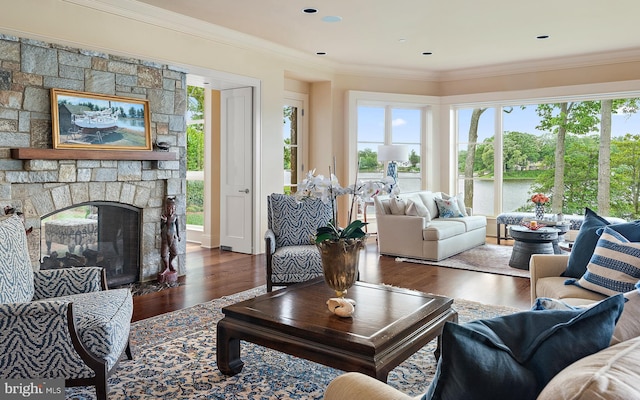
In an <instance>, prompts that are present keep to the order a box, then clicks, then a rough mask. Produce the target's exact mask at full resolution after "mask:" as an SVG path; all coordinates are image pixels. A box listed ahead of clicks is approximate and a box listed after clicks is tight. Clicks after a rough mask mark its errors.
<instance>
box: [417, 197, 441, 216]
mask: <svg viewBox="0 0 640 400" xmlns="http://www.w3.org/2000/svg"><path fill="white" fill-rule="evenodd" d="M418 196H420V199H421V200H422V203H423V204H424V205H425V206H426V207H427V210H429V215H431V218H438V206H437V205H436V200H435V198H436V197H440V193H433V192H429V191H427V192H419V193H418Z"/></svg>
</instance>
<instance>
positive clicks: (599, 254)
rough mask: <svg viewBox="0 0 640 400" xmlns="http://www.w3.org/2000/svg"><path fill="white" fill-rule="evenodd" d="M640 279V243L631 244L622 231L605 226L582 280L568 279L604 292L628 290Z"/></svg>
mask: <svg viewBox="0 0 640 400" xmlns="http://www.w3.org/2000/svg"><path fill="white" fill-rule="evenodd" d="M638 281H640V243H631V242H629V240H628V239H627V238H625V237H624V236H623V235H622V234H621V233H619V232H617V231H615V230H613V229H611V228H610V227H605V228H604V231H603V232H602V235H601V236H600V239H598V242H597V244H596V248H595V249H594V251H593V255H592V256H591V259H590V261H589V264H588V265H587V271H586V272H585V273H584V275H583V276H582V277H581V278H580V279H579V280H576V279H568V280H567V281H566V282H565V283H566V284H576V285H578V286H580V287H583V288H585V289H588V290H592V291H594V292H598V293H602V294H604V295H608V296H610V295H613V294H616V293H625V292H629V291H631V290H633V289H634V287H635V284H636V283H637V282H638Z"/></svg>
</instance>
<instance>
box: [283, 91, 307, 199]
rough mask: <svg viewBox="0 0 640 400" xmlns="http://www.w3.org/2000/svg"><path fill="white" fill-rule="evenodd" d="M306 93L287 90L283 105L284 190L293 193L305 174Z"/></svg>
mask: <svg viewBox="0 0 640 400" xmlns="http://www.w3.org/2000/svg"><path fill="white" fill-rule="evenodd" d="M307 97H308V96H307V95H305V94H300V93H293V92H287V94H286V98H285V105H284V106H283V108H282V110H283V127H282V138H283V145H284V160H283V162H284V191H283V193H287V194H291V193H295V192H296V191H297V188H298V183H300V182H301V181H302V179H303V178H304V176H305V170H304V168H305V167H304V165H305V159H306V155H305V154H306V153H305V148H304V143H305V139H306V136H305V132H306V131H307V129H306V121H305V118H304V117H305V115H304V108H305V106H304V105H305V103H306V101H307Z"/></svg>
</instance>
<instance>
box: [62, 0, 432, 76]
mask: <svg viewBox="0 0 640 400" xmlns="http://www.w3.org/2000/svg"><path fill="white" fill-rule="evenodd" d="M62 1H63V2H65V3H69V4H73V5H76V6H80V7H86V8H90V9H92V10H96V11H100V12H104V13H108V14H112V15H117V16H119V17H122V18H126V19H130V20H133V21H137V22H141V23H145V24H149V25H153V26H157V27H161V28H163V29H169V30H172V31H175V32H178V33H182V34H187V35H191V36H195V37H199V38H202V39H205V40H208V41H212V42H216V43H219V44H222V45H227V46H232V47H236V48H240V49H245V50H249V51H255V52H259V53H264V54H267V55H269V56H271V57H273V56H274V55H275V56H278V57H280V58H282V59H284V60H287V61H290V62H295V63H300V64H302V65H308V66H312V68H313V69H315V70H319V71H320V72H324V73H339V74H355V75H365V76H371V77H394V78H400V79H416V80H431V79H433V78H435V77H436V76H437V75H433V74H432V73H430V72H428V71H424V70H414V69H398V68H388V67H378V66H367V65H346V64H340V63H336V62H333V61H331V60H328V59H325V58H322V57H319V56H317V55H315V54H313V55H312V54H308V53H305V52H301V51H299V50H295V49H291V48H289V47H286V46H282V45H279V44H277V43H274V42H271V41H268V40H265V39H262V38H259V37H256V36H252V35H248V34H245V33H242V32H238V31H235V30H232V29H228V28H225V27H222V26H219V25H214V24H211V23H208V22H205V21H201V20H199V19H195V18H192V17H189V16H186V15H182V14H178V13H174V12H172V11H168V10H165V9H162V8H159V7H154V6H152V5H149V4H147V3H141V2H138V1H135V0H62Z"/></svg>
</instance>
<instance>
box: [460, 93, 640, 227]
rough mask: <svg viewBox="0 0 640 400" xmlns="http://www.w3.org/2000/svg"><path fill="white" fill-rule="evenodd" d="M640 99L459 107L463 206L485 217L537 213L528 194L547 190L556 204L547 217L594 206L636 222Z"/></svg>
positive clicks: (592, 98) (639, 182)
mask: <svg viewBox="0 0 640 400" xmlns="http://www.w3.org/2000/svg"><path fill="white" fill-rule="evenodd" d="M639 97H640V94H639ZM639 101H640V99H638V98H629V97H627V98H610V97H597V96H589V97H585V98H560V99H554V101H553V102H539V103H525V102H522V103H514V104H499V105H496V104H487V105H486V106H484V105H474V107H473V108H463V107H461V108H459V109H457V110H456V114H457V144H458V153H457V156H458V159H457V165H458V188H459V189H460V190H461V191H463V192H464V193H465V200H466V201H465V203H466V204H468V205H469V204H473V208H474V213H476V214H484V215H497V214H498V213H500V212H508V211H532V209H533V203H532V202H531V201H530V198H531V195H532V194H534V193H537V192H542V193H545V194H547V195H550V196H551V199H552V203H551V204H550V205H549V206H548V207H549V208H548V211H547V212H553V213H559V212H562V213H565V214H583V213H584V208H585V207H589V208H591V209H594V210H597V211H598V213H600V214H602V215H608V216H616V217H623V218H637V217H638V210H639V209H640V204H639V201H638V197H639V196H638V193H640V178H639V175H640V162H639V161H638V160H639V157H638V155H639V154H640V153H638V152H639V151H640V115H638V102H639ZM475 117H477V121H476V122H477V124H475V125H474V120H475V119H476V118H475ZM607 165H608V167H607ZM471 166H472V167H471Z"/></svg>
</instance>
